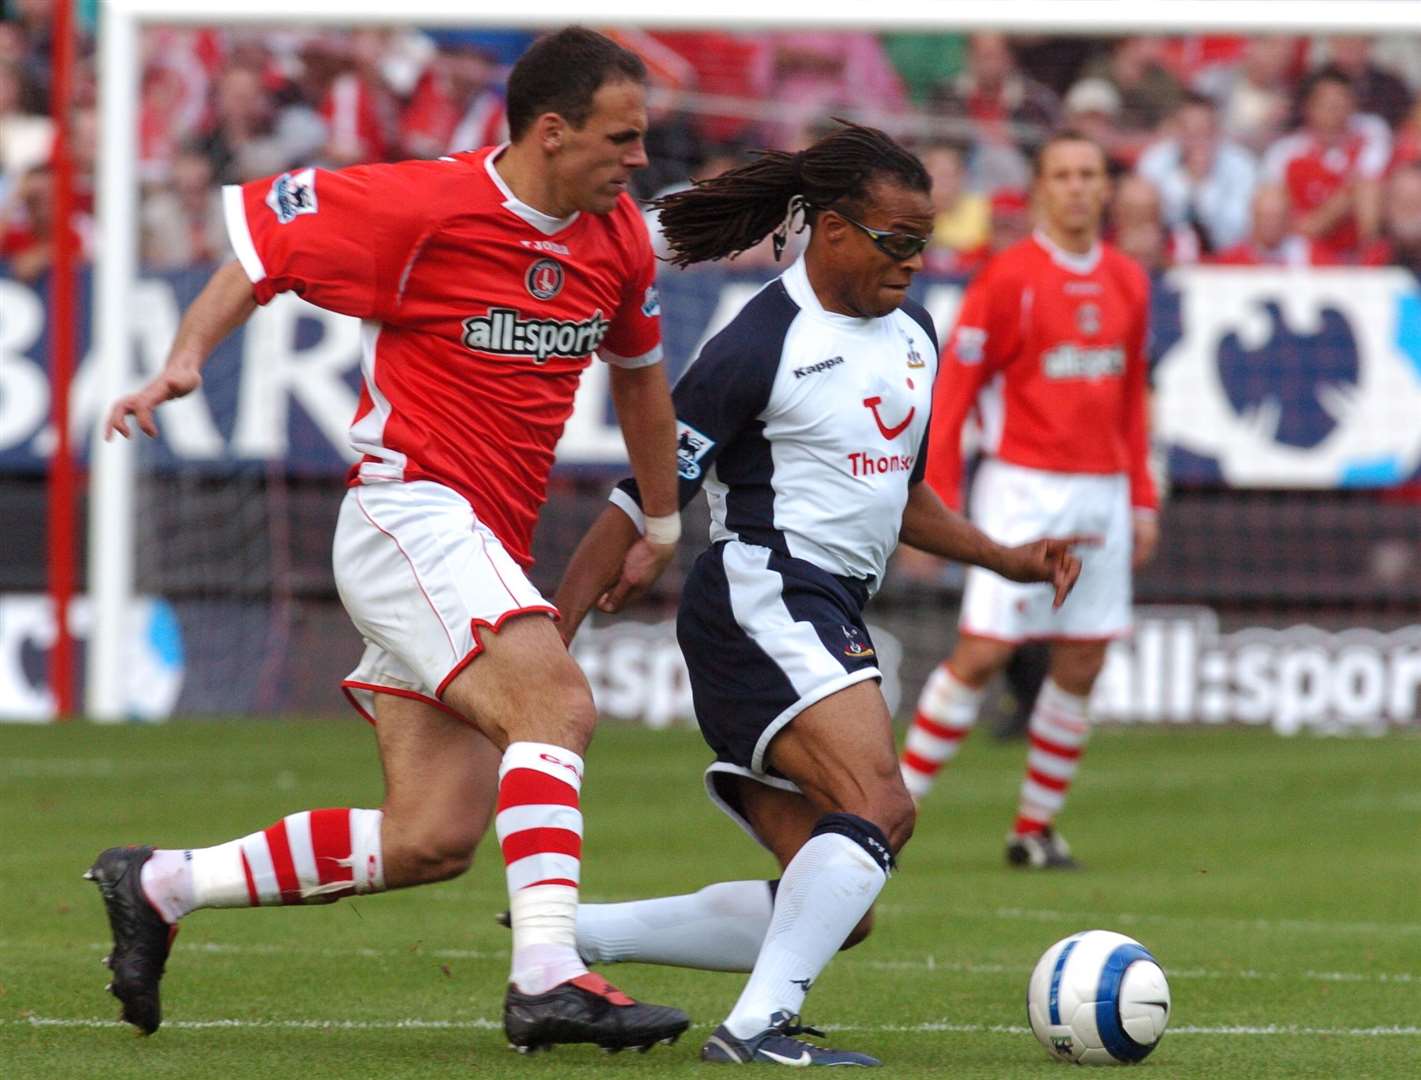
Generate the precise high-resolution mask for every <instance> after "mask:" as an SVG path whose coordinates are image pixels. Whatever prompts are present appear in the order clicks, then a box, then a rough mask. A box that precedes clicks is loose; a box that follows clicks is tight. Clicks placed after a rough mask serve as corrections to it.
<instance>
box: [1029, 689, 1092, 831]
mask: <svg viewBox="0 0 1421 1080" xmlns="http://www.w3.org/2000/svg"><path fill="white" fill-rule="evenodd" d="M1086 706H1087V700H1086V699H1085V698H1083V697H1080V696H1079V695H1077V694H1068V693H1066V691H1064V690H1062V689H1061V688H1060V687H1059V686H1057V685H1056V683H1055V681H1054V680H1053V679H1047V680H1046V682H1045V683H1044V684H1043V685H1042V687H1041V693H1040V694H1039V695H1038V696H1037V698H1036V708H1035V709H1033V710H1032V713H1031V723H1030V725H1029V727H1028V728H1027V733H1028V737H1029V738H1030V740H1031V747H1030V749H1029V750H1028V751H1027V754H1026V779H1024V780H1023V781H1022V783H1021V803H1020V805H1019V806H1018V808H1017V814H1016V825H1015V826H1014V827H1013V829H1014V831H1015V832H1016V834H1017V835H1018V836H1022V835H1025V834H1026V833H1033V832H1040V831H1041V830H1042V829H1044V828H1046V827H1047V826H1048V825H1050V824H1051V823H1052V822H1053V821H1055V820H1056V815H1057V814H1059V813H1060V812H1061V807H1062V806H1063V805H1065V802H1066V793H1067V792H1068V791H1070V789H1071V781H1072V780H1074V779H1075V778H1076V769H1077V768H1079V767H1080V761H1081V751H1083V750H1084V749H1085V743H1086V739H1087V738H1089V737H1090V719H1089V717H1088V716H1087V714H1086Z"/></svg>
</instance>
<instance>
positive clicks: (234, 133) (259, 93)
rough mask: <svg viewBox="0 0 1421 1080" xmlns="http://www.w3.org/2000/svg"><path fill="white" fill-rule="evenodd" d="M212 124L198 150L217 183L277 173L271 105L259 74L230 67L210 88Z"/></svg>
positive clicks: (227, 182) (233, 181)
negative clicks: (208, 163) (210, 164)
mask: <svg viewBox="0 0 1421 1080" xmlns="http://www.w3.org/2000/svg"><path fill="white" fill-rule="evenodd" d="M213 91H214V93H213V120H212V125H211V128H210V130H209V132H208V135H207V136H206V138H205V139H203V140H202V150H203V152H204V153H205V154H206V155H207V156H208V159H209V160H210V161H211V162H212V172H213V175H214V176H215V177H216V178H217V180H218V182H219V183H223V184H231V183H240V182H242V181H244V180H252V179H255V178H256V177H258V176H262V175H264V174H266V173H272V172H280V171H281V169H282V168H283V167H284V165H285V162H284V161H283V160H278V157H277V155H276V154H275V153H274V152H273V151H274V147H273V146H272V140H271V130H272V112H273V107H272V102H271V100H270V96H269V95H268V93H267V91H266V88H265V87H264V86H263V85H262V79H261V74H260V73H259V72H257V71H255V70H253V69H252V68H248V67H231V68H228V69H227V70H226V71H224V72H222V74H221V75H220V76H219V77H218V79H217V84H216V86H215V87H214V88H213Z"/></svg>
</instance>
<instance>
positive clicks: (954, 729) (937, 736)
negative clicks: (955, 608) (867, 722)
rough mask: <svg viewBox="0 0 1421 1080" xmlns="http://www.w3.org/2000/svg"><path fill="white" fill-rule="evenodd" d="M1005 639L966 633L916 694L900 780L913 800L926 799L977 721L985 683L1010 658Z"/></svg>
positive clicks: (1009, 645)
mask: <svg viewBox="0 0 1421 1080" xmlns="http://www.w3.org/2000/svg"><path fill="white" fill-rule="evenodd" d="M1013 648H1014V646H1013V645H1012V644H1011V643H1009V642H1005V641H996V640H993V639H991V638H983V637H976V636H973V635H969V634H964V635H962V636H961V637H959V638H958V639H957V646H956V648H954V649H953V651H952V655H951V656H949V657H948V658H947V659H946V660H944V661H943V662H942V663H941V664H939V665H938V666H937V667H936V668H935V669H934V670H933V673H932V674H931V675H929V676H928V681H927V683H926V684H924V686H923V691H922V693H921V694H920V695H919V696H918V708H917V711H916V712H915V714H914V716H913V723H912V725H911V726H910V727H909V728H908V738H907V741H906V743H905V744H904V747H903V754H902V758H901V759H900V765H901V768H902V772H903V782H904V783H905V784H906V785H907V786H908V791H909V792H911V793H912V796H913V798H914V800H915V801H918V802H921V801H922V800H923V799H925V798H927V796H928V793H929V792H931V791H932V789H933V785H934V784H935V783H936V782H937V776H938V772H939V771H940V770H941V769H942V767H943V766H944V765H946V764H947V763H948V762H949V761H951V760H952V759H953V757H955V756H956V755H957V751H958V749H959V748H960V747H961V746H962V741H963V739H965V738H966V737H967V734H968V733H969V732H970V731H971V730H972V727H973V725H975V724H976V723H977V713H978V710H979V709H980V708H981V706H982V698H983V696H984V694H985V692H986V687H987V683H989V682H990V681H991V679H992V676H994V675H995V674H996V673H997V672H998V671H1000V670H1001V669H1002V668H1004V667H1005V666H1006V664H1007V661H1008V660H1010V659H1011V654H1012V649H1013Z"/></svg>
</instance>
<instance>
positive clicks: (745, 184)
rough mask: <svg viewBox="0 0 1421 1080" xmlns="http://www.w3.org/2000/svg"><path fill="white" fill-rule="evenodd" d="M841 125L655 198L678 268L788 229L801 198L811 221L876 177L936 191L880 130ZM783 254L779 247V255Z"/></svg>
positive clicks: (856, 196)
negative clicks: (794, 147) (797, 146)
mask: <svg viewBox="0 0 1421 1080" xmlns="http://www.w3.org/2000/svg"><path fill="white" fill-rule="evenodd" d="M837 122H838V123H839V124H841V125H842V126H841V127H839V128H837V129H836V130H834V131H832V132H830V133H829V134H828V135H826V136H824V137H823V138H822V139H820V140H819V141H818V142H816V143H814V145H812V146H810V147H809V148H808V149H807V150H801V151H800V152H799V153H797V154H790V153H786V152H785V151H783V150H761V151H757V152H756V157H755V160H753V161H751V162H748V163H747V164H745V165H740V166H737V167H736V168H733V169H730V170H729V171H727V172H724V173H722V174H721V175H719V176H716V177H713V178H711V179H709V180H698V181H695V182H694V183H693V185H692V186H691V187H690V188H688V189H686V190H684V191H677V192H674V193H673V194H670V195H666V196H663V197H662V198H660V199H657V200H655V201H654V202H652V204H651V206H652V208H653V209H655V210H658V211H659V212H660V214H661V232H662V235H663V236H664V238H665V240H666V243H667V246H668V247H669V248H670V250H671V256H670V261H671V263H672V264H673V265H675V266H690V265H691V264H692V263H698V262H706V261H708V260H711V259H722V258H725V257H727V256H730V257H734V256H736V255H738V254H740V253H741V252H742V251H748V250H749V249H750V248H752V247H754V246H755V245H756V244H758V243H759V242H760V241H761V240H763V239H764V238H765V237H766V236H767V235H768V234H769V233H770V232H772V231H775V230H777V229H778V228H780V227H782V226H783V227H785V228H786V229H787V228H788V227H789V224H790V219H791V218H792V217H793V216H794V215H793V208H792V207H791V205H790V200H791V199H792V198H794V196H796V195H798V196H800V197H801V198H802V199H803V201H804V204H805V215H806V221H807V222H808V223H809V224H811V225H812V224H813V222H814V214H815V211H816V210H821V209H825V208H827V207H829V206H830V205H832V204H834V203H842V202H848V203H853V204H858V203H859V202H860V201H861V200H862V199H863V198H864V197H865V196H866V195H867V193H868V186H869V184H871V183H872V182H873V181H874V180H877V179H880V178H882V179H888V180H892V181H895V182H897V183H900V184H902V185H903V186H904V187H906V188H908V189H909V190H910V191H921V192H923V193H924V194H927V193H930V192H931V191H932V180H931V179H930V178H929V177H928V173H927V170H926V169H924V168H923V163H922V162H921V161H919V160H918V159H917V158H916V157H914V156H913V155H912V154H911V153H909V152H908V151H907V150H905V149H904V148H903V147H901V146H899V145H898V143H896V142H894V141H893V139H891V138H889V136H887V135H886V134H884V133H883V132H882V131H879V130H878V129H877V128H871V127H864V126H862V125H860V124H850V123H848V122H846V121H842V120H840V121H837ZM776 257H778V252H776Z"/></svg>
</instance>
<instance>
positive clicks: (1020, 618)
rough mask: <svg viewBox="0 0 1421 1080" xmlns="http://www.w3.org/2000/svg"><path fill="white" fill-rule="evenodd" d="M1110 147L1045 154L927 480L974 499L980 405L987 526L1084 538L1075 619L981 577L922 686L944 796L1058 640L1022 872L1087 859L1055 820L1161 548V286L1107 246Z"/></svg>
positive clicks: (1005, 538) (1024, 818)
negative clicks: (1153, 286)
mask: <svg viewBox="0 0 1421 1080" xmlns="http://www.w3.org/2000/svg"><path fill="white" fill-rule="evenodd" d="M1105 168H1106V164H1105V154H1104V153H1103V152H1102V150H1101V149H1100V147H1098V146H1097V145H1096V144H1095V143H1093V142H1091V141H1090V140H1089V139H1086V138H1083V137H1081V136H1079V135H1077V134H1074V133H1063V134H1059V135H1056V136H1054V137H1053V138H1051V139H1050V140H1049V141H1048V142H1046V143H1045V144H1044V145H1043V147H1042V148H1041V150H1040V152H1039V154H1038V157H1037V162H1036V191H1035V196H1036V205H1037V208H1038V213H1039V216H1040V227H1039V228H1038V230H1037V231H1036V232H1035V234H1034V235H1032V236H1031V237H1029V238H1028V239H1026V240H1023V241H1021V242H1020V243H1018V244H1016V245H1014V246H1012V247H1010V248H1007V249H1006V250H1005V251H1003V252H1002V253H1001V254H1000V255H998V256H997V257H996V258H995V259H993V261H992V262H991V263H990V264H989V265H988V266H987V267H986V269H985V270H984V271H983V272H982V274H981V275H980V276H979V277H978V278H977V279H976V280H975V281H974V282H973V283H972V285H971V286H970V287H969V288H968V290H967V294H966V296H965V297H964V298H963V304H962V309H961V312H960V313H959V316H958V320H957V325H956V327H955V328H954V329H953V331H952V335H951V337H950V338H949V339H948V342H947V345H946V348H945V349H944V352H943V362H942V371H941V374H940V375H939V376H938V381H937V387H936V400H935V404H934V416H933V429H932V436H931V443H930V448H929V454H928V469H927V479H928V482H929V483H930V484H932V485H933V486H934V487H935V488H936V489H937V491H938V493H939V494H940V495H942V497H943V500H944V502H946V503H947V504H948V505H949V506H960V505H961V503H962V495H961V488H962V469H963V462H962V453H961V436H962V425H963V422H964V421H965V420H966V418H967V416H968V414H969V413H970V412H971V411H972V410H973V409H974V408H975V409H976V410H977V412H978V415H979V418H980V420H981V426H982V430H983V435H984V438H983V442H984V453H985V458H984V460H983V462H982V464H981V466H980V468H979V469H978V473H977V477H976V480H975V482H974V486H973V491H972V505H971V516H972V518H973V520H974V521H975V522H976V524H977V525H978V526H980V527H981V528H982V530H983V531H984V532H986V533H987V535H989V536H991V537H992V538H993V539H994V540H996V541H997V542H999V543H1003V544H1013V543H1019V542H1020V541H1021V540H1023V539H1025V538H1028V537H1035V536H1039V535H1053V534H1057V535H1059V534H1082V535H1091V536H1095V537H1098V538H1099V544H1098V545H1097V546H1094V547H1086V548H1083V549H1082V550H1081V553H1080V554H1081V563H1082V569H1081V576H1080V580H1079V581H1078V582H1077V583H1076V588H1075V591H1074V592H1073V593H1072V594H1071V596H1070V598H1069V599H1068V600H1067V601H1066V603H1065V604H1063V605H1061V607H1060V608H1059V609H1053V607H1052V603H1051V601H1052V593H1051V590H1050V589H1049V588H1043V587H1041V586H1039V585H1024V584H1018V583H1015V582H1011V581H1007V580H1006V579H1005V578H1001V577H998V576H997V575H995V574H992V573H991V572H989V571H985V570H982V569H980V568H977V567H972V568H969V570H968V572H967V585H966V589H965V591H964V593H963V598H962V611H961V615H960V619H959V637H958V644H957V647H956V648H955V649H954V651H953V653H952V655H951V656H950V657H949V658H948V659H947V661H946V662H945V663H943V664H942V665H941V666H939V667H938V668H937V670H935V671H934V672H933V674H932V676H931V677H930V678H929V680H928V683H927V686H926V687H924V689H923V692H922V696H921V697H920V699H919V701H918V711H917V715H916V717H915V718H914V722H913V726H912V728H911V729H910V731H909V734H908V742H907V746H906V748H905V750H904V751H903V755H902V758H901V767H902V771H903V778H904V781H905V782H906V783H907V785H908V789H909V791H910V792H912V794H913V796H914V798H916V799H918V800H921V799H922V798H924V797H925V796H926V795H927V793H928V792H929V790H931V788H932V785H933V782H934V779H935V777H936V775H937V772H938V770H939V769H940V768H941V767H942V765H943V763H944V762H946V761H947V760H948V759H949V758H951V757H952V755H953V754H955V753H956V751H957V749H958V747H959V745H960V744H961V741H962V739H963V737H964V736H965V735H966V734H967V732H968V731H969V730H970V729H971V727H972V725H973V723H974V722H975V720H976V716H977V710H978V706H979V705H980V704H981V701H982V697H983V690H984V688H985V687H986V685H987V682H988V681H989V680H990V679H991V677H992V676H993V675H994V674H996V672H997V671H999V670H1000V669H1001V668H1002V667H1003V665H1005V664H1006V662H1007V660H1008V659H1009V658H1010V656H1011V654H1012V651H1013V649H1014V648H1015V647H1016V646H1017V645H1018V644H1020V643H1021V642H1024V641H1033V640H1048V641H1050V642H1051V643H1052V645H1051V661H1050V674H1049V677H1048V678H1047V680H1046V683H1045V685H1044V686H1043V687H1042V690H1041V694H1040V696H1039V697H1038V699H1037V703H1036V707H1035V709H1034V710H1033V712H1032V716H1031V720H1030V723H1029V738H1030V748H1029V750H1028V754H1027V766H1026V778H1025V780H1024V781H1023V783H1022V789H1021V801H1020V805H1019V809H1018V811H1017V818H1016V823H1015V825H1014V827H1013V828H1012V831H1011V833H1010V834H1009V836H1008V838H1007V858H1008V861H1009V862H1011V863H1012V864H1013V865H1017V866H1029V867H1064V866H1070V865H1074V862H1073V860H1072V858H1071V855H1070V851H1069V849H1068V847H1067V846H1066V844H1065V842H1064V840H1062V839H1061V836H1060V834H1059V833H1057V832H1056V831H1055V828H1054V823H1055V819H1056V815H1057V813H1058V812H1059V811H1060V810H1061V807H1062V806H1063V804H1064V803H1065V799H1066V794H1067V792H1068V790H1069V789H1070V785H1071V781H1072V780H1073V779H1074V777H1075V773H1076V769H1077V766H1078V765H1079V762H1080V756H1081V751H1082V749H1083V748H1084V745H1085V741H1086V736H1087V734H1088V732H1089V723H1088V717H1087V708H1086V706H1087V701H1088V699H1089V697H1090V692H1091V688H1092V687H1093V686H1094V684H1095V680H1096V677H1097V676H1098V675H1099V674H1100V670H1101V668H1102V667H1103V666H1104V663H1105V651H1106V646H1107V645H1108V644H1109V642H1110V641H1111V639H1113V638H1117V637H1121V636H1123V635H1125V634H1128V633H1129V631H1130V594H1131V580H1130V578H1131V570H1132V569H1133V568H1138V567H1139V566H1141V565H1143V564H1144V563H1145V562H1146V561H1147V560H1148V559H1149V558H1150V557H1151V555H1152V553H1153V551H1154V548H1155V545H1156V543H1157V541H1158V526H1157V521H1156V511H1157V506H1158V503H1157V497H1156V493H1155V486H1154V483H1153V481H1152V479H1151V477H1150V473H1149V469H1148V467H1147V460H1146V459H1147V444H1148V427H1147V419H1146V386H1145V374H1146V372H1145V356H1144V348H1145V339H1146V334H1147V325H1146V324H1147V317H1148V311H1149V281H1148V279H1147V278H1146V277H1145V274H1144V272H1143V271H1141V269H1140V268H1139V267H1138V266H1137V265H1136V264H1135V263H1133V262H1132V261H1131V260H1130V259H1128V258H1127V257H1125V256H1124V255H1122V254H1120V253H1119V252H1118V251H1115V250H1114V249H1112V248H1111V247H1109V246H1107V245H1105V244H1102V243H1101V241H1100V225H1101V216H1102V212H1103V209H1104V207H1105V204H1106V200H1107V198H1108V194H1109V187H1108V182H1107V179H1106V172H1105Z"/></svg>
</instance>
